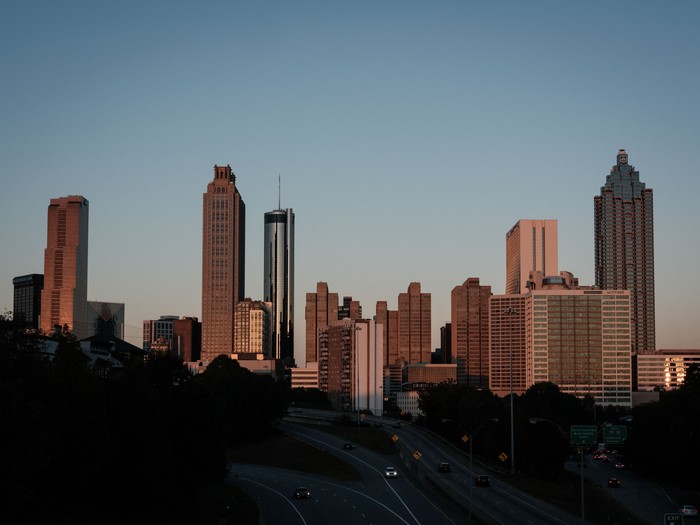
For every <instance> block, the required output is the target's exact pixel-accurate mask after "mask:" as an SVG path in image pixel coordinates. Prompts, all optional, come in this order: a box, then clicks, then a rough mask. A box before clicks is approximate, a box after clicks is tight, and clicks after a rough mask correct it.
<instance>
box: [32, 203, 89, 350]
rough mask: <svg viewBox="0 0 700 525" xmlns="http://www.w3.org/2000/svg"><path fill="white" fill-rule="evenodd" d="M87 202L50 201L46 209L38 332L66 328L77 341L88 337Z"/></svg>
mask: <svg viewBox="0 0 700 525" xmlns="http://www.w3.org/2000/svg"><path fill="white" fill-rule="evenodd" d="M88 211H89V210H88V201H87V199H85V198H84V197H82V196H80V195H70V196H68V197H60V198H58V199H51V203H50V204H49V209H48V228H47V232H48V235H47V242H46V250H44V289H43V291H42V292H41V329H42V330H43V331H44V332H47V333H50V332H52V331H53V329H54V326H61V327H63V326H68V329H69V330H70V331H71V332H73V334H74V335H75V336H76V337H77V338H78V339H83V338H85V337H87V335H88V327H87V278H88V218H89V213H88Z"/></svg>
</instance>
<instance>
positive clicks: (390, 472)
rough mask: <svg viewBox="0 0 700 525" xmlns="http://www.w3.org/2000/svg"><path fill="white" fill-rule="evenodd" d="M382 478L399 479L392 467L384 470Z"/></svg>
mask: <svg viewBox="0 0 700 525" xmlns="http://www.w3.org/2000/svg"><path fill="white" fill-rule="evenodd" d="M384 477H385V478H397V477H399V473H398V472H397V471H396V469H395V468H394V467H387V468H385V469H384Z"/></svg>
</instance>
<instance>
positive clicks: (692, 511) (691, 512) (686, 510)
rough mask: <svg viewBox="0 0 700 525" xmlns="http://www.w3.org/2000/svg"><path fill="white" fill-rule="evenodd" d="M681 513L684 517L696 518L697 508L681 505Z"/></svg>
mask: <svg viewBox="0 0 700 525" xmlns="http://www.w3.org/2000/svg"><path fill="white" fill-rule="evenodd" d="M681 514H683V517H684V518H697V517H698V509H696V508H695V507H693V506H692V505H683V507H682V508H681Z"/></svg>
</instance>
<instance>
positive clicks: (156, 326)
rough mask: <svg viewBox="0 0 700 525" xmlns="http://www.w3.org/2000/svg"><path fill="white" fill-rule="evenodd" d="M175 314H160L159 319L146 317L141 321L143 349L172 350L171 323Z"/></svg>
mask: <svg viewBox="0 0 700 525" xmlns="http://www.w3.org/2000/svg"><path fill="white" fill-rule="evenodd" d="M177 319H178V316H177V315H161V316H160V319H147V320H145V321H144V322H143V349H144V350H145V351H146V352H149V351H151V350H156V349H157V350H160V351H163V350H166V351H171V350H172V341H173V323H174V322H175V321H177Z"/></svg>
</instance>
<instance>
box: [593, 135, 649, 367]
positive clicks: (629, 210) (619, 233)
mask: <svg viewBox="0 0 700 525" xmlns="http://www.w3.org/2000/svg"><path fill="white" fill-rule="evenodd" d="M627 160H628V159H627V153H626V152H625V150H623V149H621V150H620V151H619V152H618V153H617V164H615V166H613V167H612V169H611V170H610V175H608V176H607V177H606V180H605V186H603V187H601V188H600V196H596V197H594V198H593V201H594V206H595V232H594V234H595V284H596V286H598V287H599V288H601V289H603V290H629V291H630V292H631V298H632V301H631V302H632V319H633V320H634V321H633V323H632V355H637V354H649V353H653V352H654V350H655V349H656V335H655V321H654V319H655V318H654V194H653V191H652V189H651V188H646V187H645V184H644V183H643V182H640V181H639V172H638V171H636V170H635V169H634V166H631V165H629V164H628V163H627Z"/></svg>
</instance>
